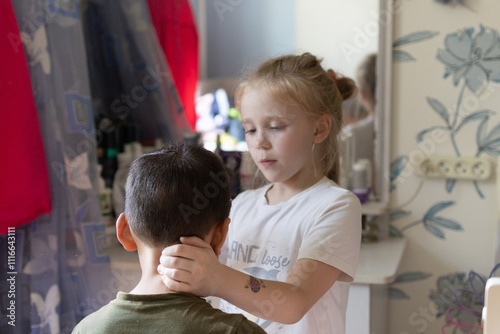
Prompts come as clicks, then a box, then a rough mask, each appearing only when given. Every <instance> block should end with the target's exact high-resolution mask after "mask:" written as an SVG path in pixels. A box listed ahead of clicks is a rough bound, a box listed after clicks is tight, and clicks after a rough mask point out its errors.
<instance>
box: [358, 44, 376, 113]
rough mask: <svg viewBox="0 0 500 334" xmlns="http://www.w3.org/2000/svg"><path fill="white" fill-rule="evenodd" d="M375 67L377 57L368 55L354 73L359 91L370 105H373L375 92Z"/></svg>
mask: <svg viewBox="0 0 500 334" xmlns="http://www.w3.org/2000/svg"><path fill="white" fill-rule="evenodd" d="M376 66H377V55H376V54H375V53H372V54H369V55H368V56H366V58H365V59H363V61H362V62H361V63H360V64H359V66H358V70H357V73H356V76H357V79H358V84H359V91H360V92H361V93H362V95H363V96H365V97H366V98H367V99H368V100H369V102H370V103H372V104H374V103H375V90H376V84H377V77H376Z"/></svg>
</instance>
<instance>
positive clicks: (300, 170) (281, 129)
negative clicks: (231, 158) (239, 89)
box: [241, 87, 317, 186]
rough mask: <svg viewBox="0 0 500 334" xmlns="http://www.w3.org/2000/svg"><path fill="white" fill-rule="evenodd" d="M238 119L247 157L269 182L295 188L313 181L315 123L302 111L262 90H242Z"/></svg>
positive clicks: (247, 88)
mask: <svg viewBox="0 0 500 334" xmlns="http://www.w3.org/2000/svg"><path fill="white" fill-rule="evenodd" d="M241 116H242V121H241V124H242V125H243V127H244V129H245V138H246V142H247V144H248V149H249V152H250V155H251V156H252V158H253V160H254V161H255V163H256V164H257V166H258V167H259V169H260V170H261V171H262V173H263V174H264V176H265V177H266V178H267V179H268V180H269V181H270V182H273V183H283V184H288V185H290V186H294V185H295V186H297V185H303V184H304V183H308V184H310V183H311V182H313V181H314V180H315V178H316V177H315V175H316V173H315V172H314V166H315V164H313V154H312V147H313V143H314V137H315V136H314V135H315V132H316V122H315V121H314V120H313V119H312V118H311V117H310V116H309V115H308V114H307V113H306V111H305V110H303V108H301V107H300V106H298V105H296V104H290V105H284V104H281V103H279V102H278V101H276V100H275V99H273V98H272V97H270V96H269V95H268V94H266V92H265V90H264V89H261V88H258V87H246V89H245V92H244V93H243V96H242V99H241ZM316 165H317V164H316Z"/></svg>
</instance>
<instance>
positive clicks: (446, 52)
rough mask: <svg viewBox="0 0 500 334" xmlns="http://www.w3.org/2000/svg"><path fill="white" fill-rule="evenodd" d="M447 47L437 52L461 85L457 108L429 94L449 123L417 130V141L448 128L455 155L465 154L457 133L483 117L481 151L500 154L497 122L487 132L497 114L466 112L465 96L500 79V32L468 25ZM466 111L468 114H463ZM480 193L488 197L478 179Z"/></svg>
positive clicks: (447, 39)
mask: <svg viewBox="0 0 500 334" xmlns="http://www.w3.org/2000/svg"><path fill="white" fill-rule="evenodd" d="M444 45H445V49H440V50H438V52H437V56H436V57H437V59H438V60H439V61H440V62H441V63H443V64H444V65H445V73H444V78H445V79H446V78H448V77H452V78H453V84H454V85H455V86H459V85H461V89H460V92H459V95H458V100H457V103H456V109H455V110H454V111H450V110H449V109H448V108H447V107H446V106H445V104H444V103H442V102H441V101H439V100H438V99H436V98H432V97H428V98H427V103H428V104H429V106H430V107H431V108H432V110H433V111H435V112H436V113H437V114H438V115H439V117H440V118H441V119H442V120H443V121H444V123H445V125H438V126H432V127H430V128H428V129H424V130H422V131H420V132H419V133H418V134H417V141H418V142H421V141H423V139H424V137H425V136H426V135H427V134H429V133H430V132H432V131H435V130H444V131H448V132H449V134H450V140H451V143H452V145H453V148H454V151H455V155H456V156H461V152H460V149H459V147H458V144H457V141H456V135H457V133H458V132H459V131H460V130H461V129H462V128H463V127H464V125H466V124H468V123H471V122H473V121H479V123H478V128H477V135H476V142H477V147H478V149H477V153H476V156H479V155H480V154H481V153H486V154H489V155H492V156H498V155H500V127H499V126H498V125H497V126H495V127H493V129H492V130H491V131H490V132H489V133H487V131H486V128H487V123H488V121H489V120H490V116H491V115H493V114H495V112H494V111H492V110H489V109H483V110H476V111H473V112H470V113H464V112H463V111H462V110H461V109H462V107H463V105H462V100H463V97H464V93H465V91H466V89H468V90H469V91H470V92H472V93H473V94H475V95H476V96H480V95H481V94H483V93H484V92H485V91H486V89H487V87H488V85H489V84H490V82H497V83H498V82H500V36H499V34H498V32H497V31H496V30H494V29H491V28H486V27H484V26H482V25H481V26H480V29H479V32H477V33H475V29H474V28H465V29H462V30H461V31H458V32H454V33H451V34H448V35H447V36H446V37H445V41H444ZM464 114H465V116H463V115H464ZM456 182H457V180H456V179H448V180H446V183H445V189H446V191H447V192H448V193H451V192H452V191H453V189H454V187H455V185H456ZM473 182H474V186H475V188H476V191H477V193H478V195H479V196H480V197H481V198H484V194H483V193H482V191H481V189H480V188H479V184H478V183H477V181H473Z"/></svg>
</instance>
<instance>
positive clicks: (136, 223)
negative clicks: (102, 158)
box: [125, 144, 231, 248]
mask: <svg viewBox="0 0 500 334" xmlns="http://www.w3.org/2000/svg"><path fill="white" fill-rule="evenodd" d="M230 207H231V197H230V191H229V175H228V174H227V172H226V170H225V169H224V166H223V164H222V161H221V160H220V158H219V157H218V156H216V155H215V154H214V153H212V152H210V151H208V150H206V149H204V148H203V147H202V146H200V145H184V144H182V145H172V146H169V147H166V148H162V149H160V150H157V151H154V152H151V153H148V154H145V155H143V156H141V157H139V158H137V159H136V160H135V161H134V162H133V163H132V166H131V167H130V171H129V175H128V178H127V184H126V187H125V216H126V219H127V221H128V226H129V227H130V229H131V231H132V233H133V234H134V235H135V236H136V237H137V238H139V239H140V240H141V241H142V242H143V243H144V244H146V245H148V246H150V247H156V248H160V247H161V248H163V247H166V246H167V245H170V244H173V243H176V242H179V238H180V237H182V236H198V237H200V238H202V239H203V238H204V237H205V236H206V235H208V233H209V232H210V231H211V230H212V229H213V227H214V226H215V225H217V224H218V223H221V222H223V221H224V220H225V219H226V218H227V217H228V216H229V210H230Z"/></svg>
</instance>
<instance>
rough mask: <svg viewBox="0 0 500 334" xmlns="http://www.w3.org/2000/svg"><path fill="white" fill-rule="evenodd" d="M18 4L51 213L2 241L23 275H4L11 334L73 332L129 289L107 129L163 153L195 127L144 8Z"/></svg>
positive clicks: (42, 0) (72, 0)
mask: <svg viewBox="0 0 500 334" xmlns="http://www.w3.org/2000/svg"><path fill="white" fill-rule="evenodd" d="M1 1H9V0H1ZM12 4H13V9H14V12H15V16H16V18H17V22H18V26H19V31H20V39H21V41H22V46H23V47H24V51H25V54H26V60H27V62H28V67H29V72H30V77H31V84H32V89H33V95H34V101H35V106H36V109H37V112H38V117H39V122H40V129H41V135H42V139H43V145H44V149H45V157H46V163H47V168H48V172H49V179H50V196H51V205H52V212H51V213H50V214H45V215H42V216H39V217H38V218H37V219H36V220H34V221H32V222H31V223H29V224H27V225H24V226H19V227H17V228H16V230H15V232H14V233H12V235H10V234H4V235H2V236H1V237H0V256H1V257H2V263H4V261H5V262H7V261H8V262H9V264H10V263H11V262H12V264H13V265H14V267H13V268H14V270H12V271H7V269H5V267H4V268H3V270H2V272H1V273H0V280H1V283H0V293H1V299H0V306H1V310H2V311H1V312H2V316H1V319H0V332H1V333H23V334H25V333H71V330H72V329H73V327H74V326H75V325H76V323H77V322H78V321H80V320H81V319H82V318H83V317H84V316H86V315H88V314H89V313H91V312H93V311H95V310H97V309H98V308H100V307H101V306H102V305H105V304H107V303H108V302H109V301H110V300H111V299H113V298H114V297H115V296H116V293H117V291H118V290H119V287H120V286H121V285H123V284H124V283H125V284H126V283H130V282H126V280H130V277H128V276H126V275H125V274H124V273H120V272H115V271H114V270H111V268H110V259H109V256H108V255H107V254H106V248H107V246H108V244H109V236H108V234H106V233H105V226H104V224H103V217H102V212H101V209H100V207H99V200H98V195H99V192H98V175H97V170H98V168H97V166H98V153H97V151H98V147H100V146H101V145H102V144H103V143H102V140H103V138H104V137H103V136H102V131H103V129H101V128H100V127H99V126H100V124H101V120H102V119H104V118H106V119H108V120H111V124H112V126H115V125H117V123H119V122H132V123H134V124H136V125H137V127H138V129H139V133H140V136H141V137H140V139H144V140H147V139H153V138H159V139H161V140H162V141H164V142H166V141H171V140H179V139H181V135H182V131H184V130H185V129H189V125H188V123H187V121H186V118H185V116H184V114H183V110H182V107H181V106H180V103H179V102H178V97H177V95H176V89H175V85H174V84H173V81H172V79H171V76H170V71H169V69H168V66H167V65H166V61H165V57H164V55H163V53H162V50H161V47H160V46H159V43H158V40H157V37H156V34H155V31H154V27H153V26H152V25H151V20H150V17H149V12H148V10H147V4H146V3H145V1H144V0H141V1H139V0H124V1H119V2H115V1H81V3H80V2H79V1H78V0H69V1H57V0H22V1H18V0H15V1H12ZM92 13H94V14H96V15H97V16H92V15H91V14H92ZM1 17H2V13H0V19H2V18H1ZM89 32H90V33H92V32H98V34H95V35H88V33H89ZM88 55H90V56H91V57H92V58H89V59H88V58H87V57H88ZM88 60H90V61H88ZM104 65H105V66H104ZM2 66H8V65H7V64H3V65H2ZM0 80H2V78H0ZM134 99H135V100H134ZM124 108H125V109H124ZM96 124H97V127H96ZM1 177H5V176H4V175H2V176H1ZM2 190H4V189H2ZM4 191H8V190H4ZM19 209H21V210H22V208H19ZM12 244H14V246H15V252H14V257H12V258H11V257H9V254H11V253H9V246H10V245H12ZM8 273H9V274H8ZM14 273H15V274H14ZM9 279H10V280H9ZM124 280H125V282H124ZM12 305H14V306H12ZM12 309H13V310H12ZM9 315H10V316H11V317H10V318H9V317H8V316H9ZM12 319H14V320H12ZM9 322H10V323H9Z"/></svg>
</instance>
